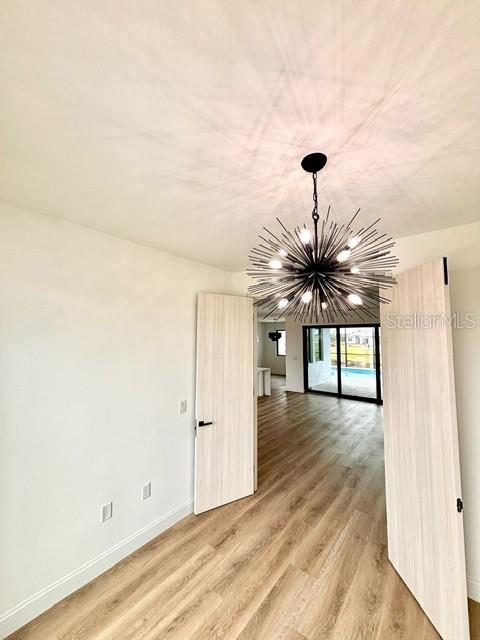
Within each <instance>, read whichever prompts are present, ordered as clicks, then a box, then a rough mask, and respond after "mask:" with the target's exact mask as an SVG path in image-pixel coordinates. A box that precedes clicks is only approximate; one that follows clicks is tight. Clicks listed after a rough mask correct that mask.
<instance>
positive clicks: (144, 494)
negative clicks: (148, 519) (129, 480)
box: [142, 482, 152, 500]
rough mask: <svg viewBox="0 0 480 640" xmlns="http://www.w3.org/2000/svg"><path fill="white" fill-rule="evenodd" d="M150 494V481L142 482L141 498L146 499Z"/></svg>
mask: <svg viewBox="0 0 480 640" xmlns="http://www.w3.org/2000/svg"><path fill="white" fill-rule="evenodd" d="M151 495H152V483H151V482H147V484H144V485H143V487H142V500H146V499H147V498H150V496H151Z"/></svg>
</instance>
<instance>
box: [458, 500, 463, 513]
mask: <svg viewBox="0 0 480 640" xmlns="http://www.w3.org/2000/svg"><path fill="white" fill-rule="evenodd" d="M457 511H458V513H462V511H463V500H462V499H461V498H457Z"/></svg>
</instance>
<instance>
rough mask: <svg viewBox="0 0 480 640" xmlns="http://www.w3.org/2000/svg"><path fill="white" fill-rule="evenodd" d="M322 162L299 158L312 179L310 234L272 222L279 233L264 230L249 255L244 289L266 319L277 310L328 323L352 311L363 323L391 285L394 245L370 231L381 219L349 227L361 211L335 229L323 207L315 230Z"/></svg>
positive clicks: (324, 160) (313, 157) (316, 155)
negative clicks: (248, 282)
mask: <svg viewBox="0 0 480 640" xmlns="http://www.w3.org/2000/svg"><path fill="white" fill-rule="evenodd" d="M326 163H327V156H326V155H324V154H323V153H311V154H309V155H308V156H305V158H304V159H303V160H302V168H303V169H304V170H305V171H307V172H308V173H311V174H312V176H313V211H312V218H313V233H312V232H311V231H310V229H308V228H307V227H306V225H304V226H302V227H301V228H300V227H296V228H295V229H294V230H293V232H292V231H288V229H287V228H286V227H285V226H284V225H283V224H282V222H281V221H280V220H279V219H278V218H277V220H278V222H279V223H280V225H281V227H282V231H281V232H280V234H279V235H278V236H276V235H275V234H273V233H272V232H271V231H269V230H268V229H266V228H265V227H264V228H265V231H266V232H267V235H266V236H262V235H261V236H260V239H261V240H262V242H261V244H260V245H259V246H258V247H256V248H255V249H252V252H251V254H250V262H251V263H252V268H251V269H249V270H248V271H247V273H248V274H249V275H250V276H251V277H252V278H254V279H255V280H256V281H257V283H256V284H254V285H252V286H251V287H249V291H250V293H252V294H253V295H254V296H256V297H257V301H256V305H257V306H259V307H262V308H263V309H265V310H266V311H267V316H268V315H271V314H273V313H275V312H276V311H278V309H282V310H283V312H284V313H285V314H286V315H290V316H292V317H293V318H295V319H297V320H300V321H302V322H307V321H310V322H311V321H315V320H316V319H318V318H319V317H324V318H326V319H327V320H329V321H331V320H333V319H334V318H335V316H337V315H340V316H341V317H342V318H346V317H347V314H348V313H349V312H351V311H352V310H355V312H356V313H357V315H359V316H360V317H363V318H365V319H368V318H376V317H377V307H378V304H379V303H384V302H388V300H387V299H386V298H385V297H383V296H382V295H381V293H380V292H381V290H384V289H388V288H389V287H391V286H392V285H394V284H395V279H394V278H393V277H392V275H391V273H390V270H391V269H392V268H393V267H395V266H396V265H397V264H398V259H397V258H395V257H394V256H392V255H391V249H392V247H393V246H394V244H395V243H394V242H393V239H392V238H391V237H387V236H386V234H380V233H379V232H378V231H377V230H376V229H375V228H374V226H375V225H376V224H377V223H378V222H379V221H380V218H379V219H378V220H376V221H375V222H374V223H372V224H371V225H369V226H368V227H362V228H361V229H357V230H356V231H354V230H353V229H352V226H351V225H352V223H353V221H354V220H355V218H356V217H357V215H358V213H359V211H360V209H358V210H357V212H356V213H355V215H354V216H353V218H352V219H351V220H350V222H349V223H348V224H346V225H344V224H343V225H337V223H335V222H333V221H332V220H330V207H328V211H327V215H326V217H325V219H324V220H322V222H321V225H320V229H319V228H318V227H319V224H318V222H319V215H318V194H317V173H318V172H319V171H321V170H322V169H323V167H324V166H325V165H326ZM278 256H281V258H282V260H279V259H278Z"/></svg>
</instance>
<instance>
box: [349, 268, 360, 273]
mask: <svg viewBox="0 0 480 640" xmlns="http://www.w3.org/2000/svg"><path fill="white" fill-rule="evenodd" d="M350 271H351V272H352V273H360V269H359V268H358V267H352V268H351V269H350Z"/></svg>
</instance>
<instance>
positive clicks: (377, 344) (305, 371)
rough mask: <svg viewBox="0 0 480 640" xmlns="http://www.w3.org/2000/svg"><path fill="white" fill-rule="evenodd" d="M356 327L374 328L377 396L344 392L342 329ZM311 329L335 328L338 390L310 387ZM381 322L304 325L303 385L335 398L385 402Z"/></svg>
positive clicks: (306, 389)
mask: <svg viewBox="0 0 480 640" xmlns="http://www.w3.org/2000/svg"><path fill="white" fill-rule="evenodd" d="M355 327H361V328H365V329H368V328H372V329H374V344H375V374H376V391H377V394H376V397H375V398H367V397H365V396H355V395H350V394H346V393H342V354H341V344H340V329H352V328H355ZM309 329H335V330H336V337H337V391H319V390H318V389H309V388H308V330H309ZM379 329H380V324H379V323H378V322H372V323H370V324H360V323H359V324H309V325H304V326H303V387H304V390H305V392H306V393H307V392H308V393H320V394H322V395H324V396H333V397H335V398H346V399H348V400H361V401H362V402H374V403H375V404H383V399H382V381H381V378H380V376H381V375H382V372H381V370H380V332H379Z"/></svg>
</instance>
